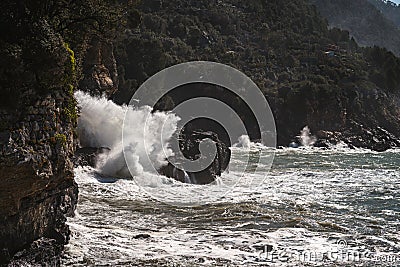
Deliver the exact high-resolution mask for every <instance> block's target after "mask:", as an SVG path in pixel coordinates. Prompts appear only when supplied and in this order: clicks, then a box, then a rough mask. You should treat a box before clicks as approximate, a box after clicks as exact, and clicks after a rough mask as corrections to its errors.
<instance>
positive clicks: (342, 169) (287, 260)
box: [62, 147, 400, 266]
mask: <svg viewBox="0 0 400 267" xmlns="http://www.w3.org/2000/svg"><path fill="white" fill-rule="evenodd" d="M234 149H236V152H238V153H234V158H233V159H232V164H240V163H243V161H244V158H242V156H241V155H242V154H241V153H240V148H234ZM255 149H265V148H263V147H258V148H255ZM243 154H245V153H243ZM250 160H251V159H250ZM254 164H256V163H254ZM75 174H76V180H77V182H78V184H79V190H80V195H79V204H78V208H77V211H76V216H75V217H74V218H69V219H68V224H69V226H70V229H71V231H72V234H71V240H70V242H69V244H68V245H67V246H66V249H65V252H64V255H63V258H62V264H63V265H64V266H400V151H396V150H391V151H387V152H382V153H377V152H372V151H369V150H361V149H360V150H358V149H356V150H350V149H346V148H339V147H338V148H336V149H332V150H322V149H316V148H300V149H277V150H276V154H275V159H274V162H273V165H272V168H271V169H269V168H268V167H265V168H263V166H261V167H260V168H258V169H257V171H256V172H255V173H250V172H249V173H248V177H252V176H253V177H254V176H256V177H257V176H259V177H265V180H264V182H263V183H262V184H260V185H259V186H257V187H248V186H246V183H239V184H237V185H236V186H235V187H233V188H232V190H230V191H229V192H227V193H226V194H225V195H224V196H223V197H221V198H219V199H215V200H212V201H211V203H208V204H206V205H202V206H194V207H183V206H174V205H169V204H165V203H163V202H162V201H159V200H156V199H154V198H152V196H151V195H149V194H148V193H147V192H152V191H151V190H153V191H154V190H156V191H159V192H168V191H169V196H170V195H174V196H175V198H176V199H177V200H179V199H180V198H183V197H185V192H186V191H187V190H190V189H191V188H196V187H198V186H196V185H185V186H184V187H183V186H177V182H174V181H170V180H169V179H164V180H162V181H163V184H162V185H160V189H159V190H158V189H157V185H154V184H153V185H152V186H151V190H144V188H143V187H139V186H138V185H137V184H136V182H135V181H134V180H132V179H115V178H114V177H112V176H107V175H104V174H103V175H100V174H99V173H98V172H97V171H96V170H95V169H92V168H90V167H80V168H77V169H75ZM142 175H143V176H144V177H145V175H146V174H145V173H144V174H142ZM238 176H239V174H238V173H235V172H234V171H231V172H229V173H225V174H224V175H223V178H224V179H227V180H235V179H238ZM246 178H247V176H246V175H244V176H243V180H244V181H245V180H246ZM218 186H221V183H220V184H218V185H215V187H218ZM161 187H162V188H161ZM161 194H162V193H161Z"/></svg>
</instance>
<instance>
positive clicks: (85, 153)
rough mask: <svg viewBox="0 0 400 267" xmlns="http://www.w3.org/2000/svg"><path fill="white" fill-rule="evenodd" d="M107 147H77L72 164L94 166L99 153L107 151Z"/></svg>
mask: <svg viewBox="0 0 400 267" xmlns="http://www.w3.org/2000/svg"><path fill="white" fill-rule="evenodd" d="M109 151H110V149H109V148H108V147H100V148H98V147H82V148H78V149H77V150H76V152H75V155H74V166H75V167H78V166H91V167H96V159H97V157H98V155H99V154H103V153H107V152H109Z"/></svg>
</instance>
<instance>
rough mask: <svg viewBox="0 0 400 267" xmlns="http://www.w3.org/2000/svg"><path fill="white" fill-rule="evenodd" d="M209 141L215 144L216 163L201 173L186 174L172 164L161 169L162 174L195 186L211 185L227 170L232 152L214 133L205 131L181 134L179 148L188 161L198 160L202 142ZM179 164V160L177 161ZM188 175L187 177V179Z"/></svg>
mask: <svg viewBox="0 0 400 267" xmlns="http://www.w3.org/2000/svg"><path fill="white" fill-rule="evenodd" d="M205 139H209V140H212V142H213V143H214V144H215V146H216V148H217V151H216V152H217V153H216V156H215V158H214V161H213V162H212V163H211V164H210V165H209V166H207V167H206V168H204V169H203V170H202V171H199V172H184V170H181V169H179V168H177V167H175V166H174V165H172V164H171V163H169V164H168V165H167V166H165V167H163V168H161V170H160V173H161V174H163V175H165V176H167V177H169V178H174V179H176V180H178V181H180V182H182V183H188V182H191V183H194V184H210V183H212V182H214V181H215V179H216V178H217V176H221V174H222V173H223V172H224V171H225V170H226V168H227V167H228V164H229V160H230V156H231V151H230V149H229V148H228V147H227V146H226V145H225V143H223V142H222V141H221V140H219V139H218V136H217V135H216V134H215V133H213V132H204V131H193V132H190V133H186V134H181V135H180V138H179V148H180V150H181V152H182V154H183V156H184V157H185V158H186V159H189V160H197V159H198V158H199V157H200V155H201V153H200V150H199V144H200V142H201V141H202V140H205ZM176 162H177V163H179V159H178V160H176ZM186 175H187V177H185V176H186Z"/></svg>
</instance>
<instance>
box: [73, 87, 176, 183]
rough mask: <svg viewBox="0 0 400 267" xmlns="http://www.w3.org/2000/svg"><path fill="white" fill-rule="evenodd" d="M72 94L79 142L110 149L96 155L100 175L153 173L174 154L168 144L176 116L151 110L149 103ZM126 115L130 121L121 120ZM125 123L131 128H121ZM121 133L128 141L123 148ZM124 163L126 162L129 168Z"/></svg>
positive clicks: (116, 175)
mask: <svg viewBox="0 0 400 267" xmlns="http://www.w3.org/2000/svg"><path fill="white" fill-rule="evenodd" d="M75 97H76V99H77V101H78V105H79V108H80V118H79V121H78V134H79V138H80V143H81V145H82V146H90V147H108V148H110V149H111V151H110V152H109V153H107V154H102V155H100V156H99V157H98V160H97V166H96V167H97V169H98V171H99V172H100V173H101V174H103V175H107V176H112V177H121V178H129V177H131V176H132V175H134V176H136V175H140V174H142V173H143V172H154V169H157V168H160V167H161V166H163V165H165V164H167V161H166V158H167V157H169V156H172V155H173V152H172V150H171V149H169V148H167V147H168V141H169V139H170V138H171V137H172V135H173V133H174V132H175V131H176V129H177V123H178V121H179V118H178V117H177V116H175V115H173V114H171V113H165V112H154V113H152V108H151V107H148V106H144V107H133V106H126V105H124V106H119V105H117V104H115V103H113V102H112V101H110V100H107V99H105V98H96V97H92V96H90V95H88V94H86V93H84V92H80V91H78V92H76V93H75ZM126 114H129V116H127V117H129V118H130V121H129V122H127V121H124V118H125V115H126ZM124 123H125V124H126V123H128V125H130V127H125V128H124V127H123V125H124ZM123 128H124V134H122V131H123ZM144 129H145V130H146V131H144ZM145 132H146V134H144V133H145ZM122 136H124V138H126V139H125V140H129V142H128V143H129V145H128V146H126V147H123V145H122ZM124 150H125V156H124ZM125 157H127V161H126V160H125ZM126 162H129V168H128V166H127V164H126ZM131 174H132V175H131Z"/></svg>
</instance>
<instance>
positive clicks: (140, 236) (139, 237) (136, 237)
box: [133, 234, 151, 239]
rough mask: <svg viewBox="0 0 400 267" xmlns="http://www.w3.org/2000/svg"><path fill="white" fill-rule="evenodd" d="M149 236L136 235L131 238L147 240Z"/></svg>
mask: <svg viewBox="0 0 400 267" xmlns="http://www.w3.org/2000/svg"><path fill="white" fill-rule="evenodd" d="M150 237H151V236H150V235H149V234H138V235H135V236H134V237H133V238H135V239H147V238H150Z"/></svg>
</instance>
